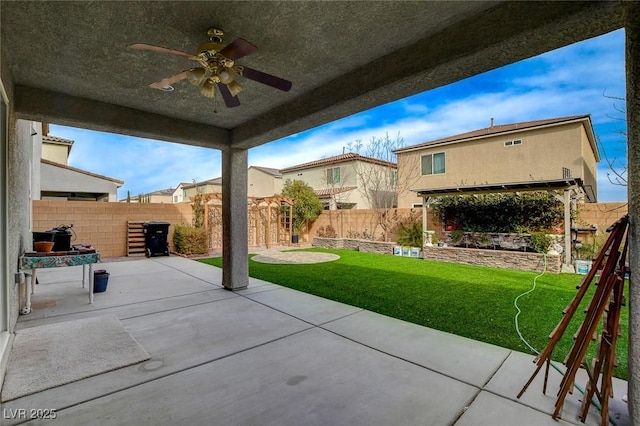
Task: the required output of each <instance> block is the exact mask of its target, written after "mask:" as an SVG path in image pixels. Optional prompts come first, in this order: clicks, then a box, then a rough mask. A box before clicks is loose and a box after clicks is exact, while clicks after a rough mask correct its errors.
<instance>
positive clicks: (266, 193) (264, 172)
mask: <svg viewBox="0 0 640 426" xmlns="http://www.w3.org/2000/svg"><path fill="white" fill-rule="evenodd" d="M247 174H248V176H247V182H248V188H247V195H248V196H249V197H271V196H273V195H275V194H279V193H280V192H282V173H280V170H278V169H273V168H270V167H260V166H250V167H249V169H248V171H247Z"/></svg>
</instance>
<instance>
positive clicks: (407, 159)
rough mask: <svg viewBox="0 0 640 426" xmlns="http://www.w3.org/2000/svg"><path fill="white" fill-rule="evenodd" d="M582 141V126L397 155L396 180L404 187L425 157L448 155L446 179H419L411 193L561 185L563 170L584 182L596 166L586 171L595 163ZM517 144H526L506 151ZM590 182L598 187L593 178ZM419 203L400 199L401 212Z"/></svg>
mask: <svg viewBox="0 0 640 426" xmlns="http://www.w3.org/2000/svg"><path fill="white" fill-rule="evenodd" d="M583 135H584V128H583V126H582V124H581V123H569V124H565V125H560V126H555V127H548V128H542V129H533V130H526V131H522V132H517V133H511V134H507V135H496V136H492V137H487V138H483V139H479V140H473V141H469V142H463V143H457V144H449V145H447V144H444V145H441V146H436V147H432V148H424V149H420V150H416V151H408V152H403V153H400V154H398V178H399V181H400V182H404V180H405V179H406V178H407V174H408V171H414V170H416V169H417V170H420V158H421V157H422V156H423V155H426V154H434V153H439V152H444V153H445V173H443V174H435V175H427V176H420V177H418V178H417V179H415V180H414V181H412V183H411V185H410V186H409V189H428V188H446V187H450V186H455V185H459V186H464V185H474V184H486V183H504V182H525V181H530V180H545V179H561V178H562V177H563V176H562V168H563V167H566V168H569V169H570V170H571V175H572V177H574V178H583V179H584V178H585V171H586V170H595V164H593V165H591V164H590V165H585V162H593V161H594V157H593V155H590V156H589V155H585V156H584V158H583ZM514 139H522V144H521V145H515V146H508V147H505V146H504V142H506V141H509V140H514ZM496 159H499V160H496ZM587 178H588V179H589V180H590V183H591V184H592V185H594V187H595V182H592V179H593V177H592V176H587ZM401 186H402V184H401ZM417 202H420V199H419V198H417V197H416V194H415V193H414V192H410V191H404V192H402V193H401V194H399V198H398V207H402V208H404V207H410V206H411V203H417Z"/></svg>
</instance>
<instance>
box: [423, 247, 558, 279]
mask: <svg viewBox="0 0 640 426" xmlns="http://www.w3.org/2000/svg"><path fill="white" fill-rule="evenodd" d="M422 253H423V257H424V258H425V259H429V260H438V261H442V262H455V263H466V264H468V265H481V266H492V267H494V268H504V269H515V270H519V271H532V272H542V270H543V268H544V259H543V256H542V255H541V254H540V253H533V252H518V251H507V250H484V249H472V248H461V247H424V248H423V249H422ZM561 270H562V261H561V256H560V255H558V254H548V255H547V272H552V273H560V272H561Z"/></svg>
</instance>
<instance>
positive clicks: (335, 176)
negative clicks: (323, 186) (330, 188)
mask: <svg viewBox="0 0 640 426" xmlns="http://www.w3.org/2000/svg"><path fill="white" fill-rule="evenodd" d="M335 183H340V167H333V168H330V169H327V184H335Z"/></svg>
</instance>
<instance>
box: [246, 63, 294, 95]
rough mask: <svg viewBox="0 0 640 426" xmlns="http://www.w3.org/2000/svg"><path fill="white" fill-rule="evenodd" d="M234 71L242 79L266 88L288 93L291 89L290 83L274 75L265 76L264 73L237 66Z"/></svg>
mask: <svg viewBox="0 0 640 426" xmlns="http://www.w3.org/2000/svg"><path fill="white" fill-rule="evenodd" d="M236 71H237V73H238V74H240V75H241V76H243V77H246V78H248V79H249V80H253V81H257V82H258V83H262V84H266V85H267V86H271V87H274V88H276V89H278V90H282V91H284V92H288V91H289V89H291V86H292V83H291V82H290V81H289V80H285V79H284V78H280V77H276V76H275V75H271V74H267V73H266V72H262V71H258V70H254V69H253V68H249V67H245V66H238V67H236Z"/></svg>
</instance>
